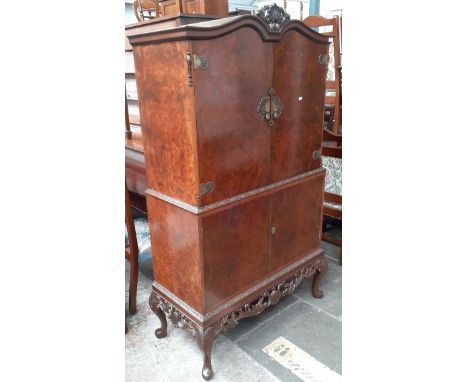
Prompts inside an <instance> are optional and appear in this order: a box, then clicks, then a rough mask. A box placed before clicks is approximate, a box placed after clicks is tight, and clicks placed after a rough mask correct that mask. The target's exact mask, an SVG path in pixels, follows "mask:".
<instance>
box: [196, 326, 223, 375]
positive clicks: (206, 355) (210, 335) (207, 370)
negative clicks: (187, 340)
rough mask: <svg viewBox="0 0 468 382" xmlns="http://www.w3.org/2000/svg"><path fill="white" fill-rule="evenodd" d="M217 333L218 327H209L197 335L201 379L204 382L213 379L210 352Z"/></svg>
mask: <svg viewBox="0 0 468 382" xmlns="http://www.w3.org/2000/svg"><path fill="white" fill-rule="evenodd" d="M218 333H219V328H218V325H216V324H215V325H214V326H210V327H209V328H207V329H205V330H203V329H200V330H199V332H198V334H197V343H198V346H199V347H200V349H201V351H202V352H203V369H202V377H203V379H205V380H207V381H208V380H210V379H211V378H212V377H213V368H212V366H211V351H212V349H213V342H214V339H215V338H216V335H217V334H218Z"/></svg>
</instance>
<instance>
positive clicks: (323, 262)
mask: <svg viewBox="0 0 468 382" xmlns="http://www.w3.org/2000/svg"><path fill="white" fill-rule="evenodd" d="M327 269H328V263H327V259H326V258H325V256H324V257H322V258H321V259H320V263H319V264H318V268H317V272H315V274H314V276H313V279H312V296H314V297H315V298H322V297H323V292H322V291H321V290H320V289H319V286H320V282H321V281H322V279H323V276H325V273H327Z"/></svg>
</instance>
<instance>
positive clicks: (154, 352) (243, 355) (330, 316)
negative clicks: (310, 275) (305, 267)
mask: <svg viewBox="0 0 468 382" xmlns="http://www.w3.org/2000/svg"><path fill="white" fill-rule="evenodd" d="M322 248H324V249H325V251H326V254H327V258H328V272H327V275H326V277H325V279H324V280H323V281H322V284H321V289H322V291H323V292H324V297H323V298H322V299H320V300H319V299H315V298H313V297H312V295H311V293H310V281H309V280H305V281H303V282H302V283H301V285H299V287H298V288H297V289H296V290H295V291H294V293H293V295H292V296H289V297H287V298H285V299H283V300H282V301H280V303H279V304H277V305H276V306H273V307H271V308H269V309H268V310H266V311H265V312H264V313H262V314H261V315H260V316H257V317H251V318H246V319H244V320H241V321H240V323H239V325H238V326H237V327H236V328H234V329H232V330H231V331H229V332H227V333H226V334H223V335H220V336H219V337H218V338H217V339H216V341H215V344H214V347H213V356H212V364H213V371H214V374H215V375H214V377H213V381H219V382H221V381H226V382H227V381H238V380H240V381H244V382H250V381H258V382H263V381H301V380H304V381H317V377H316V375H315V376H314V375H310V378H307V377H302V379H301V378H300V377H299V376H298V375H301V374H300V373H299V374H298V373H294V372H293V371H291V368H287V367H285V366H283V365H282V364H281V363H279V362H278V361H277V360H275V359H273V358H271V357H270V356H269V355H267V354H266V353H265V351H263V350H262V349H264V348H265V346H267V345H269V344H270V343H271V342H273V341H274V340H276V339H277V338H279V337H284V338H285V339H286V340H287V341H289V342H290V343H292V344H294V345H295V346H297V347H299V348H300V349H302V350H303V351H305V352H306V353H308V355H310V356H311V357H313V358H314V359H315V360H316V361H318V362H317V363H315V362H313V364H314V365H321V364H323V365H324V366H323V367H328V368H329V369H330V370H331V371H330V372H331V373H333V372H336V373H339V374H341V316H342V312H341V266H340V265H339V263H338V256H339V248H338V247H336V246H334V245H331V244H329V243H326V242H322ZM149 260H150V258H149V257H148V256H144V258H143V259H142V261H141V264H140V268H141V275H140V280H139V285H138V305H137V309H138V312H137V314H136V315H134V316H129V315H128V308H127V312H126V316H127V323H128V327H129V331H128V333H127V334H126V336H125V339H126V345H125V346H126V380H127V381H135V382H136V381H138V382H139V381H152V382H156V381H157V382H166V381H178V382H179V381H180V382H189V381H200V382H201V381H204V380H203V378H202V377H201V368H202V355H201V353H200V351H199V350H198V347H197V345H196V343H195V340H194V339H193V337H192V336H191V335H190V334H189V333H187V332H186V331H184V330H181V329H179V328H174V327H173V326H172V323H170V322H168V336H167V337H166V338H164V339H157V338H156V337H155V336H154V330H155V329H156V328H157V327H159V321H158V319H157V318H156V316H155V315H154V314H153V313H152V312H151V310H150V308H149V306H148V298H149V294H150V291H151V281H152V280H151V262H150V261H149ZM127 270H128V267H127ZM126 285H127V288H128V272H127V280H126ZM289 342H288V343H289ZM308 359H310V358H308ZM302 362H304V361H302ZM298 363H299V365H296V367H302V366H307V365H300V362H299V361H298ZM309 364H312V362H309ZM309 366H310V365H309ZM312 374H313V370H312ZM333 374H335V373H333ZM317 375H318V374H317ZM324 382H325V381H324Z"/></svg>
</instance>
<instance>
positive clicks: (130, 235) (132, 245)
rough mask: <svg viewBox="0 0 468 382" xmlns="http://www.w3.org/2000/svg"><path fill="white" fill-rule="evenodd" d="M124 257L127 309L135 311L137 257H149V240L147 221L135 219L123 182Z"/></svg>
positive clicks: (137, 271) (132, 312) (131, 311)
mask: <svg viewBox="0 0 468 382" xmlns="http://www.w3.org/2000/svg"><path fill="white" fill-rule="evenodd" d="M125 226H126V228H127V232H126V237H125V258H126V259H127V260H128V261H129V262H130V288H129V290H130V291H129V302H128V305H129V307H128V310H129V312H130V314H135V313H136V296H137V285H138V273H139V258H141V259H145V258H150V257H151V240H150V233H149V226H148V221H147V219H146V218H142V217H141V218H137V219H135V218H134V216H133V212H132V205H131V203H130V193H129V192H128V188H127V182H125Z"/></svg>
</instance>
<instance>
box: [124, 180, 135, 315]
mask: <svg viewBox="0 0 468 382" xmlns="http://www.w3.org/2000/svg"><path fill="white" fill-rule="evenodd" d="M125 225H126V226H127V238H128V240H126V241H125V258H126V259H127V260H128V261H129V262H130V292H129V297H128V310H129V312H130V314H135V313H136V296H137V285H138V241H137V236H136V231H135V223H134V221H133V214H132V206H131V204H130V195H129V193H128V189H127V183H126V182H125Z"/></svg>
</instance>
